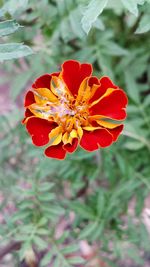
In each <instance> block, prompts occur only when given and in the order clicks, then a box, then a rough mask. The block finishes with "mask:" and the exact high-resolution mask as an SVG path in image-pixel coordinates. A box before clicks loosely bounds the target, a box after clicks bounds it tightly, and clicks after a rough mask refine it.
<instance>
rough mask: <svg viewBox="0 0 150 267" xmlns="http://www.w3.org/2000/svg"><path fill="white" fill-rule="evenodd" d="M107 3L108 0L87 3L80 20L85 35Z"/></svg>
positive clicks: (94, 0)
mask: <svg viewBox="0 0 150 267" xmlns="http://www.w3.org/2000/svg"><path fill="white" fill-rule="evenodd" d="M107 2H108V0H101V1H100V0H92V1H90V2H89V4H88V6H87V7H86V9H85V12H84V15H83V18H82V20H81V24H82V28H83V30H84V31H85V32H86V33H87V34H88V33H89V31H90V29H91V27H92V25H93V23H94V22H95V21H96V20H97V18H98V16H99V15H100V14H101V13H102V12H103V10H104V8H105V7H106V5H107Z"/></svg>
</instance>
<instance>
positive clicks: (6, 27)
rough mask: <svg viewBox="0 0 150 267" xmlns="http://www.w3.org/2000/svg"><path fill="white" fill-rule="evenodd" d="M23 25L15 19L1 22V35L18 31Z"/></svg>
mask: <svg viewBox="0 0 150 267" xmlns="http://www.w3.org/2000/svg"><path fill="white" fill-rule="evenodd" d="M20 27H21V26H20V25H19V24H18V23H17V22H16V21H14V20H7V21H3V22H0V37H2V36H5V35H9V34H11V33H13V32H15V31H17V30H18V29H19V28H20Z"/></svg>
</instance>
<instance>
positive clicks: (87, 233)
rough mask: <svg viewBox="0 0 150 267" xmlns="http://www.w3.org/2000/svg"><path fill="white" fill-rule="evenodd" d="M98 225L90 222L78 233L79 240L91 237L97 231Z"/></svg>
mask: <svg viewBox="0 0 150 267" xmlns="http://www.w3.org/2000/svg"><path fill="white" fill-rule="evenodd" d="M97 227H98V223H97V222H91V223H89V224H88V225H87V226H86V227H85V228H84V229H83V230H82V231H81V233H80V235H79V238H80V239H84V238H87V237H89V236H91V235H92V233H93V232H95V231H96V230H97Z"/></svg>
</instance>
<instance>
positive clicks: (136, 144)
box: [124, 141, 144, 150]
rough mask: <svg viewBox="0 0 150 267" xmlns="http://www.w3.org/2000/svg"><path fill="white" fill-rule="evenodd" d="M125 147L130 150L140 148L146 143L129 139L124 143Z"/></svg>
mask: <svg viewBox="0 0 150 267" xmlns="http://www.w3.org/2000/svg"><path fill="white" fill-rule="evenodd" d="M124 147H125V148H126V149H128V150H139V149H141V148H143V147H144V144H143V143H141V142H138V141H128V142H126V143H125V144H124Z"/></svg>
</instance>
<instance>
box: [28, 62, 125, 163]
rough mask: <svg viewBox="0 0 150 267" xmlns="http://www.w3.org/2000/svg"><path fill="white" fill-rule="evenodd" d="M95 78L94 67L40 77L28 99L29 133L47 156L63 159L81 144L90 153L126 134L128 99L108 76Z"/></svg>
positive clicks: (66, 68)
mask: <svg viewBox="0 0 150 267" xmlns="http://www.w3.org/2000/svg"><path fill="white" fill-rule="evenodd" d="M91 75H92V66H91V65H90V64H87V63H84V64H80V63H79V62H78V61H74V60H68V61H66V62H64V63H63V65H62V70H61V71H60V72H58V73H51V74H45V75H43V76H41V77H39V78H38V79H37V80H36V81H35V82H34V84H33V85H32V89H31V90H30V91H28V92H27V94H26V97H25V108H26V111H25V118H24V120H23V123H24V124H26V128H27V131H28V133H29V134H30V135H31V137H32V141H33V144H34V145H36V146H45V145H47V146H48V147H47V148H46V150H45V155H46V156H48V157H52V158H57V159H64V158H65V155H66V153H67V152H69V153H72V152H74V151H75V150H76V148H77V146H78V145H79V146H81V147H82V148H83V149H85V150H87V151H94V150H96V149H98V148H103V147H107V146H110V145H111V144H112V143H113V142H114V141H116V140H117V138H118V136H119V134H120V133H121V132H122V130H123V124H120V123H118V122H117V123H116V122H115V121H122V120H124V119H125V118H126V112H125V108H126V105H127V102H128V100H127V96H126V94H125V92H124V91H123V90H121V89H120V88H119V87H118V86H116V85H114V84H113V83H112V81H111V80H110V79H109V78H108V77H102V78H101V79H100V80H99V79H98V78H97V77H94V76H91Z"/></svg>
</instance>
